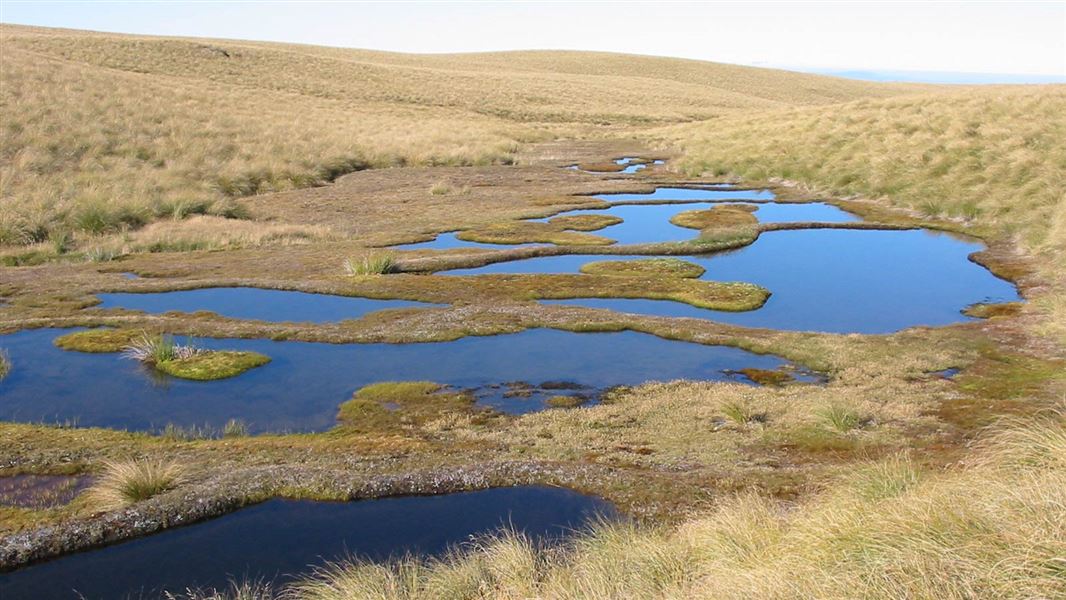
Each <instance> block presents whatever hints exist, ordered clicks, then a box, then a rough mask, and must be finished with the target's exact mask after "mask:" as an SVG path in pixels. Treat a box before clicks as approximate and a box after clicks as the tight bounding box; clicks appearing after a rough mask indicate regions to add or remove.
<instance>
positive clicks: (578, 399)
mask: <svg viewBox="0 0 1066 600" xmlns="http://www.w3.org/2000/svg"><path fill="white" fill-rule="evenodd" d="M585 402H588V399H587V398H585V397H584V396H552V397H550V398H548V399H547V400H545V401H544V404H546V405H548V406H550V407H552V408H576V407H578V406H581V405H582V404H584V403H585Z"/></svg>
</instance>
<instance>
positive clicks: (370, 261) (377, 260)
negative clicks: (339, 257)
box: [344, 253, 396, 277]
mask: <svg viewBox="0 0 1066 600" xmlns="http://www.w3.org/2000/svg"><path fill="white" fill-rule="evenodd" d="M395 268H396V258H395V257H394V256H393V255H392V254H387V253H382V254H367V255H364V256H361V257H359V258H349V259H346V260H345V261H344V272H345V273H347V274H348V275H351V276H352V277H364V276H367V275H384V274H386V273H391V272H392V271H393V270H394V269H395Z"/></svg>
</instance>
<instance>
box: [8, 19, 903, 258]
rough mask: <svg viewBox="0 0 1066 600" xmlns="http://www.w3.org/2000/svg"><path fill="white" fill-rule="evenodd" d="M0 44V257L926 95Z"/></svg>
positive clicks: (571, 58) (348, 55) (227, 50)
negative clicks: (365, 178) (366, 181)
mask: <svg viewBox="0 0 1066 600" xmlns="http://www.w3.org/2000/svg"><path fill="white" fill-rule="evenodd" d="M0 44H2V45H3V48H4V60H3V61H2V64H0V82H2V84H3V85H0V110H2V111H3V112H4V115H5V116H6V117H7V119H5V121H6V126H5V127H3V128H2V129H0V142H2V143H0V147H2V152H0V196H2V198H3V202H4V204H5V210H4V214H3V216H2V218H0V245H5V244H25V243H33V242H39V241H42V240H44V239H46V238H50V237H52V236H54V235H60V234H62V233H63V232H67V231H70V230H77V231H85V232H89V233H100V232H104V231H114V230H118V229H121V228H122V227H137V226H139V225H141V224H143V223H146V222H151V221H153V220H156V219H158V218H159V217H158V215H159V214H160V213H168V214H173V212H174V211H173V207H174V206H175V205H178V206H182V205H183V206H185V207H186V209H185V210H188V207H197V210H198V211H215V212H221V211H225V210H226V206H225V204H224V203H225V202H226V201H227V200H230V199H232V198H236V197H241V196H247V195H251V194H259V193H264V192H271V191H278V190H287V189H294V188H300V187H307V186H313V185H319V184H322V183H326V182H328V181H331V180H332V179H334V178H335V177H337V176H339V175H342V174H344V173H347V172H350V171H353V170H358V169H363V168H372V167H387V166H394V165H405V164H410V165H481V164H493V163H509V162H512V161H513V160H514V159H515V153H516V150H517V148H518V144H520V143H522V142H529V141H537V140H547V139H552V138H555V137H559V136H567V137H573V136H575V135H597V131H598V130H600V129H603V130H604V131H605V132H607V133H608V134H617V129H616V128H617V127H618V126H629V127H640V126H647V125H649V124H663V123H671V122H687V121H691V120H693V119H699V118H709V117H713V116H715V115H718V114H723V113H732V112H736V111H740V110H745V109H751V108H775V107H781V106H795V105H809V104H822V103H826V102H837V101H842V100H849V99H854V98H864V97H870V96H874V97H881V96H886V95H893V94H899V93H906V92H909V91H912V90H913V89H915V88H913V86H891V85H875V84H868V83H861V82H855V81H847V80H842V79H833V78H827V77H818V76H813V75H803V74H798V73H788V72H784V71H773V70H767V69H752V68H746V67H736V66H731V65H720V64H714V63H704V62H698V61H681V60H674V59H662V58H653V57H635V56H622V55H611V54H588V53H575V52H525V53H496V54H471V55H427V56H420V55H403V54H392V53H386V52H370V51H361V50H343V49H334V48H318V47H312V46H294V45H283V44H267V43H254V42H240V41H232V40H231V41H211V40H190V39H172V38H156V37H143V36H124V35H113V34H98V33H90V32H78V31H71V30H55V29H43V28H33V27H22V26H13V25H3V26H0ZM594 74H595V75H596V76H592V75H594ZM434 189H435V190H436V191H435V192H433V193H443V192H445V191H450V190H445V188H444V187H442V186H434ZM178 212H179V213H180V212H182V210H181V209H179V211H178Z"/></svg>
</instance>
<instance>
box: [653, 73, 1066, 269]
mask: <svg viewBox="0 0 1066 600" xmlns="http://www.w3.org/2000/svg"><path fill="white" fill-rule="evenodd" d="M659 133H660V137H659V139H660V141H663V142H665V143H667V144H670V145H675V144H676V145H679V146H681V147H682V148H683V149H684V152H685V159H684V161H683V163H682V168H684V169H685V170H686V171H688V172H690V173H701V172H710V173H715V174H726V173H731V174H734V175H737V176H741V177H747V178H752V179H766V178H783V179H788V180H794V181H797V182H800V183H802V184H805V185H807V186H808V187H811V188H816V189H821V190H825V191H827V192H828V193H831V194H835V195H838V196H849V195H862V196H865V197H870V198H880V199H884V200H887V201H889V202H891V203H893V204H896V205H897V206H903V207H907V208H910V209H914V210H916V211H919V212H921V213H923V214H925V215H927V216H947V217H952V218H956V219H960V220H966V221H969V222H971V223H975V224H976V223H980V224H982V225H984V226H993V227H998V228H1000V229H1001V230H1002V231H1003V232H1005V233H1008V234H1017V236H1018V237H1019V241H1021V242H1022V244H1023V245H1024V246H1025V247H1027V248H1029V249H1032V250H1049V251H1050V250H1054V251H1063V250H1066V184H1064V183H1063V182H1064V181H1066V86H996V87H987V88H980V89H979V88H964V89H961V90H953V91H944V92H938V93H929V94H919V95H913V96H908V97H903V98H893V99H886V100H862V101H857V102H852V103H848V104H843V105H836V106H833V107H832V108H804V109H795V110H787V111H773V112H760V113H756V114H751V115H745V116H742V117H736V116H734V117H731V118H728V119H715V120H710V121H707V122H704V123H700V124H698V125H687V126H684V127H673V128H669V129H667V130H664V131H661V132H659Z"/></svg>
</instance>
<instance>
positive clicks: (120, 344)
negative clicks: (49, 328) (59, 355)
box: [53, 328, 144, 353]
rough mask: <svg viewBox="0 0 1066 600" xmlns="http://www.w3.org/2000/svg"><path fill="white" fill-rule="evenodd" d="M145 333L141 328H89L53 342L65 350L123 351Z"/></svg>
mask: <svg viewBox="0 0 1066 600" xmlns="http://www.w3.org/2000/svg"><path fill="white" fill-rule="evenodd" d="M143 335H144V331H141V330H140V329H111V328H101V329H89V330H87V331H77V332H75V333H68V334H66V335H63V336H60V337H57V338H56V339H55V341H54V342H53V343H54V344H55V345H56V346H58V347H59V348H62V349H63V350H73V351H75V352H93V353H100V352H121V351H122V349H123V348H125V347H126V346H129V345H130V344H131V343H132V342H133V341H134V340H136V339H138V338H140V337H142V336H143Z"/></svg>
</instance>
